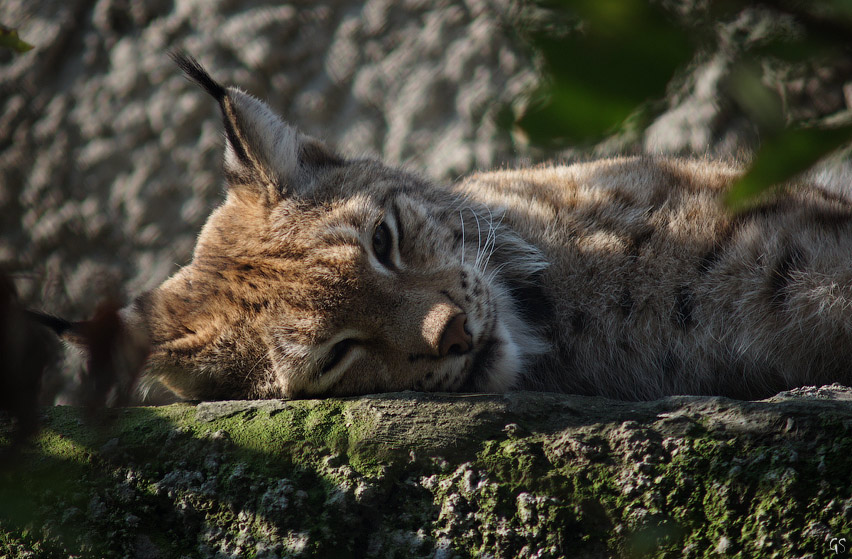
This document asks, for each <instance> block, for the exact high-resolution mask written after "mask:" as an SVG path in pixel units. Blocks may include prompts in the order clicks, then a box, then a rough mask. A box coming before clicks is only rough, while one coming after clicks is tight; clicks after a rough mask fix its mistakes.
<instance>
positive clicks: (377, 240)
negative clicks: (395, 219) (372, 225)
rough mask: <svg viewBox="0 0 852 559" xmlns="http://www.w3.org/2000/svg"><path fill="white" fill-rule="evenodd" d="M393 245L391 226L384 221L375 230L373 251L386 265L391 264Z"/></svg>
mask: <svg viewBox="0 0 852 559" xmlns="http://www.w3.org/2000/svg"><path fill="white" fill-rule="evenodd" d="M392 247H393V243H392V239H391V232H390V227H388V224H387V223H385V222H384V221H383V222H381V223H380V224H379V226H378V227H376V230H375V231H373V252H375V253H376V258H378V259H379V262H381V263H382V264H385V265H389V264H390V256H391V248H392Z"/></svg>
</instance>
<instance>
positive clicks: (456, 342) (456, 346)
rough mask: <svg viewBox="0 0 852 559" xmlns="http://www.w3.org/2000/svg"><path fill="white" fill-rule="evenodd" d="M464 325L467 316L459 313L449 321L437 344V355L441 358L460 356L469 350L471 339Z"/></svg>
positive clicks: (471, 343)
mask: <svg viewBox="0 0 852 559" xmlns="http://www.w3.org/2000/svg"><path fill="white" fill-rule="evenodd" d="M466 325H467V315H466V314H464V313H459V314H457V315H456V316H454V317H453V318H451V319H450V321H449V322H448V323H447V326H446V327H445V328H444V333H443V334H441V341H440V343H439V344H438V353H439V355H440V356H441V357H446V356H447V355H462V354H465V353H467V352H468V351H470V350H471V347H472V346H473V338H471V337H470V334H469V333H468V331H467V328H466V327H465V326H466Z"/></svg>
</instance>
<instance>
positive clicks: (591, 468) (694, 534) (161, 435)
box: [0, 396, 852, 558]
mask: <svg viewBox="0 0 852 559" xmlns="http://www.w3.org/2000/svg"><path fill="white" fill-rule="evenodd" d="M435 398H440V397H435ZM410 399H411V398H410V397H408V396H406V397H404V398H400V397H397V398H396V399H394V398H389V399H388V400H385V401H381V402H379V403H378V404H376V406H377V407H376V408H375V409H374V408H371V407H370V406H373V405H374V402H373V401H372V400H368V399H367V400H358V399H353V400H328V401H323V402H311V401H306V402H289V403H286V405H283V404H278V405H272V406H265V407H264V405H254V404H251V403H246V404H234V405H233V406H232V407H231V408H228V407H227V406H226V407H224V408H222V410H220V411H218V412H209V410H208V412H205V413H204V414H202V413H201V410H202V409H206V408H204V407H203V406H199V407H196V406H191V405H178V406H167V407H164V408H138V409H130V410H118V411H114V412H108V413H106V414H103V415H102V417H101V418H100V421H99V423H97V424H96V423H93V422H92V421H87V420H85V419H84V417H83V415H82V414H81V413H80V411H79V410H74V409H71V408H55V409H53V410H50V411H49V420H48V423H47V424H46V426H45V429H44V431H43V432H42V434H41V435H40V436H39V438H37V439H36V440H35V441H34V443H33V444H32V445H31V446H30V447H28V448H26V449H24V450H23V451H22V452H21V454H20V456H19V458H20V459H19V460H18V461H17V462H16V464H17V465H16V466H15V467H14V468H12V469H7V470H4V471H3V472H2V474H0V476H2V477H0V536H2V537H0V555H2V554H4V553H5V554H6V555H9V556H16V555H20V554H21V553H24V552H25V551H26V550H33V549H38V553H39V554H40V555H43V556H47V557H51V556H68V555H69V554H71V555H73V554H87V555H94V556H99V557H119V556H125V555H133V554H134V553H135V550H137V549H138V547H139V545H142V544H140V541H139V540H138V538H139V537H140V536H139V534H143V535H144V537H145V538H147V539H146V542H147V543H145V542H143V543H144V545H147V546H149V547H152V548H155V549H156V550H158V551H159V552H160V553H161V554H162V555H163V556H168V557H179V556H190V557H206V556H210V557H212V556H215V555H216V554H217V553H220V552H222V553H225V554H230V555H239V556H245V557H252V556H254V555H258V554H260V555H262V554H263V550H264V549H267V550H270V551H271V553H273V554H274V555H288V554H289V555H290V556H294V557H335V556H339V557H347V556H382V557H385V556H387V557H431V556H433V555H434V554H435V550H436V549H437V548H439V547H447V548H449V549H451V550H453V553H455V554H457V555H459V556H462V557H467V556H469V557H512V558H515V557H533V556H535V557H539V558H544V557H563V556H566V555H568V556H570V555H575V554H576V555H584V556H588V557H625V558H627V557H667V558H668V557H715V556H717V555H718V553H717V550H719V551H724V553H725V554H726V555H736V554H739V555H740V556H743V557H764V556H766V557H771V556H778V557H786V556H802V555H806V554H808V553H810V554H813V555H814V556H822V555H824V554H825V553H826V549H825V548H826V546H827V543H826V538H827V537H828V536H830V535H832V534H833V535H835V536H837V537H847V538H848V537H849V535H850V534H852V526H850V517H852V494H850V487H849V484H848V483H846V482H845V480H846V479H847V478H846V477H845V476H844V475H843V473H844V472H846V469H847V468H848V463H849V462H848V456H850V452H852V441H850V437H849V436H848V434H847V430H846V428H845V425H846V423H844V422H845V421H847V419H846V416H844V415H842V414H841V415H839V416H833V417H832V416H826V417H820V419H819V422H820V423H819V428H818V429H817V430H807V429H806V427H807V426H804V427H803V431H802V433H801V434H797V433H796V432H793V431H791V432H790V433H786V432H781V431H778V430H774V429H768V430H763V431H755V432H754V433H750V432H743V431H738V432H731V431H727V430H725V429H718V428H714V427H712V421H710V420H708V421H706V423H707V425H708V426H707V427H702V426H695V425H687V426H686V428H680V427H679V429H680V433H681V434H680V435H678V436H674V437H673V436H669V435H665V433H664V429H663V427H661V426H660V424H658V423H655V422H654V420H653V416H652V419H651V420H646V421H644V422H640V421H634V420H631V421H623V420H617V421H614V422H610V423H608V422H598V423H596V424H594V425H589V426H579V427H571V426H568V427H564V426H563V427H561V428H560V429H563V430H559V429H553V428H549V427H546V426H545V427H541V425H544V424H537V423H536V421H538V419H529V420H528V421H527V423H526V424H525V426H524V428H518V427H517V426H516V425H515V426H514V427H512V428H511V429H508V428H507V431H506V432H504V431H503V430H501V428H499V425H502V424H503V423H498V428H496V429H495V428H493V425H492V424H488V425H492V426H488V425H486V428H484V429H482V430H481V433H477V431H476V430H475V429H471V428H470V427H469V426H468V425H469V423H464V424H463V425H464V426H465V427H464V428H465V429H467V431H464V432H465V433H468V434H467V435H465V436H466V437H468V438H467V439H465V440H466V441H467V442H466V443H465V444H463V445H458V444H457V443H455V442H454V441H456V440H457V439H453V438H451V437H450V438H446V439H439V440H438V442H439V443H440V444H445V443H444V442H441V441H445V440H446V441H450V442H451V443H452V444H451V445H449V446H445V447H444V448H446V449H447V450H433V451H428V452H425V451H423V450H421V449H422V448H436V447H435V446H434V442H430V441H434V440H435V439H434V437H433V438H431V439H429V438H426V439H420V438H418V437H419V435H420V434H419V432H411V433H410V432H409V431H403V433H404V435H400V434H399V432H394V431H388V428H389V427H393V426H394V423H392V422H393V421H400V419H399V418H400V417H403V418H406V420H407V418H409V417H412V418H413V420H415V421H421V422H422V419H418V418H417V416H412V415H411V414H412V413H414V412H412V409H414V408H413V406H412V405H411V401H410ZM495 401H496V402H497V403H498V404H499V403H500V401H499V400H497V399H495ZM477 402H478V403H475V404H476V406H486V405H487V401H485V402H484V403H483V402H479V401H477ZM439 403H440V404H441V406H443V407H434V408H433V410H432V412H434V413H440V414H452V413H454V411H453V408H452V405H451V404H452V402H449V403H444V402H439ZM397 404H400V405H403V406H404V408H402V411H401V412H399V413H390V414H388V413H387V410H388V409H391V410H392V409H393V406H395V405H397ZM464 404H465V405H466V406H467V407H460V409H464V410H466V411H465V413H466V414H467V415H466V418H467V419H469V417H470V409H471V408H470V402H469V401H467V402H465V403H464ZM210 409H213V408H210ZM422 409H423V408H418V409H417V410H416V411H417V412H418V413H420V412H421V410H422ZM479 409H480V408H477V410H479ZM435 410H437V411H435ZM430 413H431V412H430ZM477 413H480V412H479V411H478V412H477ZM383 414H384V415H383ZM382 417H384V418H388V417H390V419H385V420H380V419H378V418H382ZM479 417H482V418H485V420H488V421H491V419H489V418H493V417H496V418H497V421H501V419H500V416H499V415H494V414H492V415H490V416H489V415H488V414H487V413H485V412H482V413H480V416H479ZM533 417H534V418H541V421H546V420H547V414H544V413H540V412H539V411H538V410H535V415H534V416H533ZM382 421H387V422H388V423H382ZM797 421H798V419H797ZM421 424H423V423H421ZM426 424H427V425H428V423H426ZM783 424H784V423H783V422H782V425H783ZM95 425H97V426H95ZM448 425H451V424H448ZM734 425H739V424H738V423H734ZM803 425H804V424H803ZM714 429H715V430H714ZM389 433H390V435H389ZM430 433H434V431H432V432H427V433H426V434H427V435H429V436H432V435H430ZM682 433H688V434H682ZM389 437H390V438H389ZM388 440H392V441H395V442H394V443H393V444H389V443H388ZM424 440H425V441H426V442H427V443H428V444H429V445H433V446H432V447H428V446H427V447H424V446H423V444H424V443H423V441H424ZM383 445H384V446H383ZM385 447H393V448H388V449H387V450H381V449H383V448H385ZM377 448H378V449H380V451H377V450H376V449H377ZM410 449H413V450H410ZM414 450H416V452H415V453H414V454H416V455H417V456H418V457H416V458H415V457H413V456H414V455H411V456H409V454H410V452H413V451H414ZM4 507H5V508H4ZM821 554H822V555H821Z"/></svg>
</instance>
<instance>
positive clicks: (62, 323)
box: [24, 310, 77, 336]
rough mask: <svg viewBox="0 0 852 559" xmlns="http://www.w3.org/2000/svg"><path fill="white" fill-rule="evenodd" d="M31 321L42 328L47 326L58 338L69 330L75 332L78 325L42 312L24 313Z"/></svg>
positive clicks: (29, 311)
mask: <svg viewBox="0 0 852 559" xmlns="http://www.w3.org/2000/svg"><path fill="white" fill-rule="evenodd" d="M24 312H25V313H26V314H27V316H28V317H29V318H30V320H33V321H35V322H37V323H39V324H41V325H42V326H47V327H48V328H50V329H51V330H53V331H54V332H55V333H56V335H57V336H61V335H62V334H65V333H66V332H68V331H69V330H73V329H74V328H75V326H76V325H77V324H76V323H74V322H71V321H69V320H65V319H64V318H59V317H58V316H53V315H51V314H45V313H42V312H37V311H31V310H26V311H24Z"/></svg>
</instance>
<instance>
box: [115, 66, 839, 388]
mask: <svg viewBox="0 0 852 559" xmlns="http://www.w3.org/2000/svg"><path fill="white" fill-rule="evenodd" d="M175 59H176V61H177V62H178V64H179V65H180V66H181V68H182V69H183V70H184V71H185V72H186V74H187V75H188V76H189V77H190V78H191V79H192V80H194V81H195V82H197V83H199V84H200V85H201V86H202V87H203V88H204V89H205V90H206V91H207V92H208V93H210V94H211V95H212V96H213V97H214V98H215V99H216V100H217V101H218V103H219V105H220V107H221V110H222V114H223V119H224V130H225V139H226V148H225V159H224V174H225V179H226V182H227V187H228V191H227V198H226V200H225V201H224V203H223V204H222V205H221V206H220V207H219V208H218V209H216V210H215V211H214V212H213V213H212V215H211V216H210V217H209V219H208V221H207V223H206V225H205V226H204V228H203V230H202V231H201V234H200V235H199V238H198V243H197V246H196V247H195V251H194V254H193V258H192V261H191V262H190V263H189V264H188V265H186V266H185V267H183V268H182V269H181V270H180V271H178V272H177V273H176V274H175V275H174V276H173V277H171V278H170V279H168V280H167V281H166V282H165V283H163V284H162V285H161V286H160V287H158V288H157V289H154V290H153V291H150V292H148V293H144V294H143V295H141V296H139V297H138V298H137V299H136V300H135V301H134V302H133V303H132V304H131V305H130V306H128V307H127V308H125V309H124V310H123V311H122V317H123V320H124V321H125V325H126V326H127V327H128V328H129V329H130V330H131V331H133V332H134V333H135V335H139V336H143V337H144V338H145V339H147V340H148V343H149V345H150V348H151V353H150V357H149V359H148V363H147V368H146V372H147V375H148V376H149V377H150V378H151V379H155V380H157V381H159V382H161V383H163V384H164V385H165V386H167V387H168V388H169V389H171V390H172V391H174V392H175V393H176V394H177V395H179V396H180V397H183V398H188V399H221V398H257V397H259V398H271V397H284V398H298V397H314V396H323V395H354V394H364V393H371V392H386V391H399V390H423V391H469V392H504V391H509V390H515V389H533V390H546V391H560V392H570V393H580V394H592V395H602V396H608V397H613V398H622V399H649V398H656V397H660V396H664V395H670V394H718V395H728V396H734V397H741V398H757V397H763V396H767V395H770V394H773V393H775V392H777V391H779V390H782V389H786V388H790V387H795V386H800V385H804V384H822V383H827V382H832V381H840V382H846V383H848V382H849V381H850V380H852V375H851V374H850V368H852V367H850V364H852V309H850V303H852V220H851V219H850V217H852V206H850V203H849V202H848V201H847V200H845V199H843V198H841V197H840V196H838V195H835V194H831V193H828V192H825V191H823V190H821V189H820V188H818V187H816V186H815V185H811V184H799V185H794V186H791V187H788V188H786V189H785V190H784V191H783V192H779V193H778V194H777V195H773V196H772V197H771V198H766V199H764V200H762V201H761V202H760V203H759V204H757V205H755V206H754V207H753V208H751V209H750V210H748V211H745V212H742V213H738V214H732V213H730V212H729V211H727V210H726V209H725V208H724V206H723V204H722V203H721V202H720V200H721V197H722V195H723V194H724V193H725V191H726V189H728V188H729V187H730V185H731V184H732V182H733V181H734V180H735V179H736V178H737V177H738V173H739V171H738V170H737V169H736V168H733V167H731V166H728V165H726V164H723V163H718V162H711V161H704V160H686V159H672V158H662V157H628V158H616V159H607V160H601V161H593V162H589V163H581V164H575V165H570V166H554V167H539V168H531V169H523V170H505V171H496V172H492V173H481V174H476V175H473V176H471V177H469V178H467V179H466V180H463V181H461V182H460V183H458V184H455V185H440V184H435V183H433V182H432V181H429V180H426V179H424V178H423V177H420V176H417V175H414V174H412V173H409V172H406V171H402V170H399V169H396V168H392V167H388V166H386V165H384V164H383V163H381V162H378V161H374V160H371V159H347V158H345V157H343V156H341V155H339V154H337V153H335V152H334V151H332V150H331V149H329V148H328V147H326V146H325V145H324V144H323V143H321V142H320V141H318V140H316V139H314V138H312V137H309V136H306V135H303V134H301V133H300V132H298V131H297V130H295V129H294V128H292V127H290V126H289V125H287V124H285V123H284V122H283V121H282V120H281V119H280V118H279V117H278V116H277V115H275V114H274V113H273V112H272V110H271V109H270V108H269V107H268V106H267V105H266V104H264V103H263V102H261V101H259V100H257V99H255V98H254V97H251V96H250V95H248V94H246V93H244V92H242V91H241V90H239V89H235V88H230V87H229V88H225V87H223V86H221V85H219V84H218V83H217V82H215V81H214V80H213V79H212V78H211V77H210V75H209V74H208V73H207V72H206V71H205V70H204V69H203V68H202V67H201V66H200V65H199V64H198V63H197V62H196V61H195V60H194V59H192V58H190V57H188V56H185V55H175Z"/></svg>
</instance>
